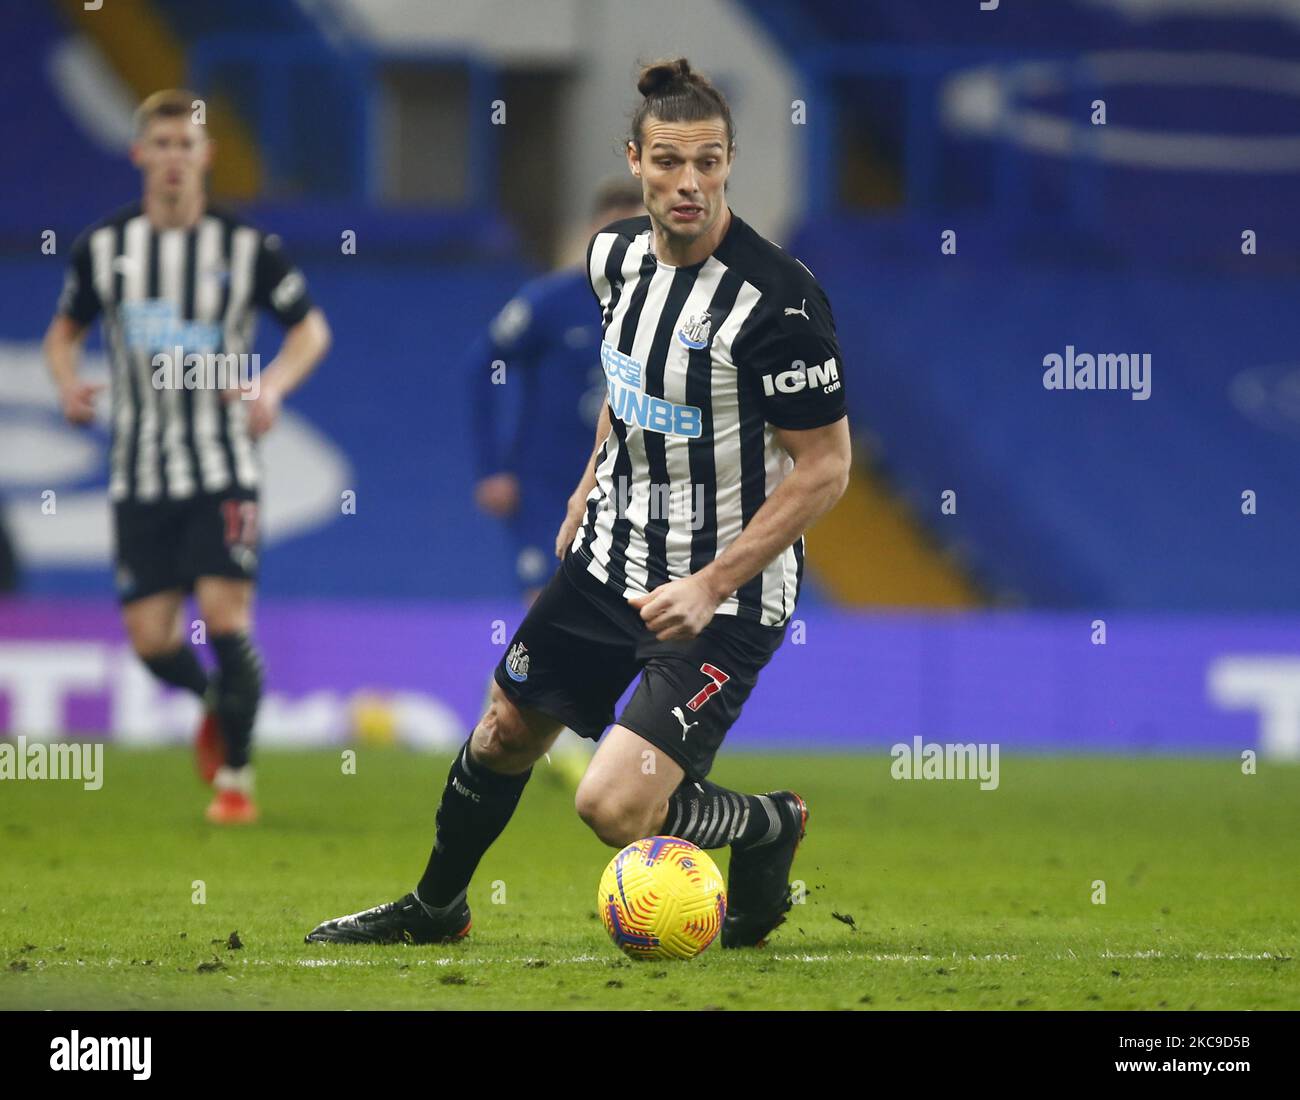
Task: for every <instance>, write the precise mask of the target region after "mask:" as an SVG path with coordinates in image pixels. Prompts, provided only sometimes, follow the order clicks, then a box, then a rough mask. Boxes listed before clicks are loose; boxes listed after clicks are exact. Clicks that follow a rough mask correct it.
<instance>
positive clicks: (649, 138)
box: [627, 116, 732, 241]
mask: <svg viewBox="0 0 1300 1100" xmlns="http://www.w3.org/2000/svg"><path fill="white" fill-rule="evenodd" d="M627 159H628V164H629V165H631V167H632V173H633V175H636V176H639V177H640V178H641V184H642V189H643V190H644V192H645V208H646V211H647V212H648V213H649V215H650V217H651V218H653V219H654V221H655V223H656V224H657V225H658V226H659V228H660V230H662V231H663V232H664V233H666V234H668V235H669V236H670V237H677V238H679V239H682V240H687V241H690V240H695V239H697V238H699V237H703V236H705V235H706V234H707V233H709V232H710V231H711V230H712V229H713V228H714V227H715V226H716V225H717V224H718V221H719V219H720V218H721V217H722V214H723V211H725V210H726V206H727V200H726V193H725V192H724V190H723V185H724V184H726V182H727V177H728V176H729V175H730V174H731V163H732V155H731V152H730V150H729V149H728V147H727V128H726V125H725V124H724V123H723V121H722V119H721V118H716V119H705V120H704V121H702V122H661V121H660V120H659V119H657V118H655V117H653V116H651V117H650V118H648V119H647V120H646V122H645V125H644V126H643V128H642V134H641V152H640V155H638V154H637V150H636V146H635V145H633V144H632V143H631V142H629V143H628V152H627Z"/></svg>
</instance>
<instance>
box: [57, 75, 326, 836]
mask: <svg viewBox="0 0 1300 1100" xmlns="http://www.w3.org/2000/svg"><path fill="white" fill-rule="evenodd" d="M199 106H200V101H199V100H198V99H197V98H196V97H195V96H194V95H193V94H191V93H190V92H187V91H181V90H176V89H172V90H168V91H161V92H155V93H154V94H153V95H151V96H150V97H149V98H148V99H146V100H145V101H144V103H143V104H141V106H140V108H139V110H138V111H137V112H136V132H135V142H134V144H133V145H132V148H131V158H132V162H133V163H134V164H135V166H136V167H137V168H139V170H140V173H141V176H142V179H143V185H144V195H143V200H142V201H141V202H137V203H133V204H131V205H130V206H127V207H125V208H123V209H121V210H118V211H116V212H115V213H113V214H110V215H109V216H108V217H107V218H105V219H104V220H102V221H100V222H98V223H96V224H95V225H93V226H91V227H90V228H89V229H88V230H86V232H84V233H83V234H82V235H81V236H80V237H79V238H78V239H77V241H76V243H75V244H74V245H73V248H72V259H71V265H70V268H69V270H68V273H67V278H66V281H65V283H64V288H63V294H62V296H61V297H60V299H59V304H58V309H57V311H56V313H55V316H54V319H53V321H52V322H51V323H50V327H49V330H48V331H47V333H46V336H45V356H46V360H47V363H48V365H49V369H50V373H51V374H52V375H53V377H54V381H55V383H56V385H57V386H58V389H59V397H60V400H61V403H62V406H63V412H64V415H65V416H66V417H67V419H68V420H70V421H72V422H73V423H75V424H89V423H90V422H91V421H92V420H93V419H94V416H95V398H96V394H97V392H98V390H99V389H100V388H102V387H100V386H97V385H93V384H91V383H87V382H82V381H79V380H78V378H77V366H78V363H79V359H80V354H81V349H82V345H83V343H84V340H85V336H86V333H87V331H88V329H89V326H90V324H91V323H92V322H93V321H94V320H95V319H96V318H102V323H103V329H104V340H105V343H106V344H107V347H108V353H109V356H110V360H111V364H112V373H111V378H112V386H111V398H112V412H111V422H112V446H111V451H110V457H109V464H110V473H109V485H108V491H109V498H110V499H111V501H112V503H113V521H114V547H115V549H114V564H115V567H116V584H117V593H118V598H119V599H120V601H121V603H122V618H123V622H124V623H125V625H126V630H127V634H128V635H129V637H130V640H131V645H132V647H133V648H134V650H135V652H136V653H137V654H138V655H139V657H140V659H141V660H142V661H143V662H144V663H145V665H146V666H147V667H148V668H149V670H150V671H151V672H152V673H153V674H154V675H155V676H156V677H157V678H158V679H159V680H161V681H163V682H164V683H167V684H172V685H174V686H176V687H181V688H185V689H187V690H189V691H192V692H193V693H194V694H195V695H196V696H198V697H199V698H200V699H202V700H203V704H204V709H205V714H204V719H203V723H202V725H201V726H200V729H199V735H198V739H197V744H196V750H197V755H198V767H199V773H200V775H201V776H202V778H203V779H204V781H205V782H207V783H209V784H211V785H212V786H213V787H214V788H215V794H214V797H213V799H212V802H211V803H210V805H209V806H208V810H207V817H208V819H209V820H210V821H213V822H215V823H218V824H238V823H246V822H251V821H253V820H256V817H257V809H256V807H255V805H254V803H253V800H252V784H253V772H252V765H251V763H250V759H251V748H252V730H253V722H254V719H255V718H256V716H257V708H258V703H259V701H260V699H261V690H262V668H261V658H260V656H259V655H258V653H257V651H256V649H255V648H254V646H253V643H252V640H251V638H250V631H251V628H252V603H253V588H254V583H255V580H256V577H257V552H258V541H259V536H258V487H259V484H260V475H259V471H258V458H257V450H256V447H255V442H254V441H255V440H256V438H257V437H259V436H261V435H262V434H263V433H264V432H266V431H267V430H269V429H270V428H271V427H272V426H273V425H274V424H275V421H276V417H277V415H278V413H279V409H280V402H281V399H282V398H283V397H284V395H285V394H287V393H289V392H290V391H292V390H293V389H294V388H296V387H297V386H298V385H299V384H300V383H301V382H302V381H303V379H304V378H306V377H307V375H308V374H309V373H310V372H311V371H312V369H313V368H314V367H315V366H316V364H317V363H318V362H319V361H320V359H321V357H322V356H323V355H324V354H325V352H326V350H327V349H328V347H329V343H330V334H329V327H328V325H327V324H326V322H325V318H324V316H323V315H322V314H321V312H320V310H318V309H316V308H314V307H313V306H312V303H311V300H310V298H309V297H308V295H307V288H306V284H305V282H304V280H303V277H302V274H301V272H299V271H298V270H297V268H295V267H294V266H293V265H292V264H290V263H289V261H288V260H287V259H285V257H284V255H283V254H282V253H281V251H280V248H279V242H278V240H277V239H276V238H274V237H267V236H264V235H263V234H262V233H260V232H259V231H258V230H256V229H254V228H253V227H251V226H248V225H246V224H244V223H243V222H241V221H240V220H239V219H237V218H235V217H233V216H232V215H230V214H229V213H227V212H225V211H222V210H217V209H215V208H212V207H210V206H209V205H208V202H207V195H206V181H205V176H206V173H207V169H208V166H209V165H210V164H211V161H212V156H213V151H214V147H213V144H212V143H211V142H210V141H209V140H208V137H207V133H206V129H205V127H204V126H203V125H201V124H200V123H199V122H197V121H196V117H201V116H196V110H197V109H198V108H199ZM255 309H263V310H267V311H269V312H270V313H272V314H274V316H275V318H276V320H277V321H279V322H280V324H281V325H283V326H284V328H285V335H284V341H283V344H282V345H281V348H280V351H279V354H277V355H276V357H275V359H274V360H273V361H272V362H271V363H270V364H268V365H267V367H266V369H265V370H259V369H258V363H257V360H256V358H255V357H252V356H251V355H250V354H249V352H250V351H251V347H252V342H253V329H254V324H255V315H254V310H255ZM189 593H193V595H194V597H195V599H196V602H197V604H198V611H199V615H200V617H201V618H202V620H203V623H204V624H205V627H204V629H205V634H206V641H207V642H208V643H210V644H211V646H212V651H213V653H214V654H215V657H216V672H215V674H214V675H213V676H212V677H211V678H209V676H208V674H207V672H205V671H204V669H203V666H202V665H201V664H200V662H199V660H198V657H197V655H196V652H195V650H194V649H193V648H192V646H191V644H190V631H189V629H188V628H187V626H186V621H185V617H184V615H183V612H184V604H185V597H186V595H187V594H189Z"/></svg>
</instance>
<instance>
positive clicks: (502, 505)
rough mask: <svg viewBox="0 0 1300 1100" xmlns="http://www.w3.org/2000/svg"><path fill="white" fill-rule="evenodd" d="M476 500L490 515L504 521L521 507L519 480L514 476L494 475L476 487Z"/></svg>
mask: <svg viewBox="0 0 1300 1100" xmlns="http://www.w3.org/2000/svg"><path fill="white" fill-rule="evenodd" d="M474 500H475V502H476V503H477V504H478V506H479V507H480V508H481V509H483V511H485V512H486V513H487V514H488V515H490V516H496V517H497V518H498V519H503V518H505V517H506V516H509V515H513V514H514V512H515V511H516V510H517V509H518V507H519V479H518V478H517V477H515V475H514V474H493V475H492V476H491V477H485V478H484V479H483V480H482V481H480V482H479V483H478V484H477V485H475V486H474Z"/></svg>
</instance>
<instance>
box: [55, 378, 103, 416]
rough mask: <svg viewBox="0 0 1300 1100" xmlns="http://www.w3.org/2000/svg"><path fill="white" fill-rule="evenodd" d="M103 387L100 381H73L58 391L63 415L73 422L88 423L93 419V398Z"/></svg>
mask: <svg viewBox="0 0 1300 1100" xmlns="http://www.w3.org/2000/svg"><path fill="white" fill-rule="evenodd" d="M103 388H104V383H102V382H73V383H72V385H70V386H67V387H65V388H63V389H61V390H60V391H59V404H61V405H62V406H63V415H64V416H65V417H67V418H68V420H69V422H70V423H73V424H89V423H90V422H91V421H93V420H94V419H95V398H96V397H98V396H99V391H100V390H102V389H103Z"/></svg>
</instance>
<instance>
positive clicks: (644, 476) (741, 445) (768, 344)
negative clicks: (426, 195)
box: [571, 214, 845, 627]
mask: <svg viewBox="0 0 1300 1100" xmlns="http://www.w3.org/2000/svg"><path fill="white" fill-rule="evenodd" d="M587 271H588V274H589V276H590V279H591V286H592V290H593V291H594V292H595V294H596V298H597V299H598V300H599V302H600V307H601V309H602V311H603V330H604V334H603V340H602V343H601V362H602V364H603V365H604V368H605V380H606V383H607V388H608V403H609V408H610V421H611V424H612V429H611V431H610V433H609V436H608V437H607V438H606V440H605V443H604V444H603V446H602V448H601V451H600V453H599V455H598V459H597V464H596V487H595V489H593V490H592V492H591V494H590V495H589V496H588V498H587V514H586V519H585V521H584V522H583V524H582V527H581V528H580V530H579V531H578V533H577V535H576V536H575V538H574V541H573V544H572V547H571V550H572V551H573V552H576V553H578V554H579V555H581V557H582V560H583V564H585V566H586V568H587V570H588V571H589V572H590V573H592V575H594V576H595V577H596V578H598V579H599V580H600V581H602V582H603V583H605V584H607V585H608V586H610V587H611V588H613V589H614V590H615V591H616V592H618V593H619V594H620V595H623V596H628V595H632V594H639V593H644V592H648V591H650V590H652V589H654V588H655V587H657V586H658V585H660V584H663V583H665V582H667V581H669V580H676V579H678V578H680V577H685V576H688V575H690V574H692V573H696V572H698V571H699V570H700V569H702V568H703V567H704V566H706V565H707V564H708V563H709V562H710V561H712V560H713V559H714V558H715V557H717V556H718V555H719V554H721V553H722V551H723V550H725V549H726V548H727V547H728V546H729V545H730V544H731V543H732V542H733V541H734V540H735V539H736V537H737V536H738V535H739V534H740V532H741V530H742V529H743V528H744V527H745V525H746V524H748V523H749V522H750V520H751V519H752V518H753V517H754V514H755V513H756V512H757V511H758V509H759V508H760V507H761V506H762V504H763V502H764V501H765V500H766V499H767V498H768V496H769V495H770V494H771V493H772V492H773V491H774V490H775V489H776V487H777V486H778V485H779V484H780V483H781V481H782V480H783V479H784V478H785V476H786V475H787V474H788V473H789V471H790V470H791V469H792V468H793V460H792V459H791V458H790V457H789V455H788V454H787V453H786V451H785V449H784V448H783V447H781V445H780V443H779V442H778V441H777V438H776V432H775V429H777V428H789V429H801V428H816V427H820V426H822V425H825V424H830V423H833V422H834V421H836V420H839V419H840V418H841V417H842V416H844V415H845V404H844V382H843V377H842V374H843V366H842V360H841V358H840V350H839V346H838V344H837V342H836V338H835V323H834V320H833V318H832V316H831V309H830V303H829V302H828V301H827V299H826V295H825V293H824V292H823V291H822V289H821V287H820V286H819V285H818V283H817V280H816V279H815V278H813V275H812V273H811V272H810V271H809V270H808V269H807V268H806V267H804V265H803V264H802V263H800V262H799V261H798V260H796V259H794V258H793V257H792V256H790V255H788V254H787V253H786V252H784V251H783V250H782V249H781V248H779V247H778V246H777V245H775V244H773V243H772V242H771V241H768V240H765V239H764V238H763V237H761V236H759V234H758V233H756V232H755V231H754V230H753V229H751V228H750V227H749V226H748V225H746V224H745V223H744V222H743V221H741V220H740V218H738V217H736V216H735V215H734V214H733V215H732V219H731V225H730V226H729V228H728V230H727V233H726V235H725V236H724V237H723V239H722V241H721V243H720V244H719V246H718V248H717V250H716V251H715V252H714V253H713V255H712V256H710V257H709V258H708V259H707V260H705V261H703V262H702V263H699V264H694V265H692V266H690V267H670V266H669V265H667V264H664V263H661V262H659V261H658V260H657V259H656V257H655V255H654V252H653V235H652V232H651V228H650V219H649V217H648V216H642V217H639V218H629V219H627V220H625V221H619V222H615V223H613V224H612V225H609V226H607V227H606V228H604V229H602V230H601V231H600V232H599V233H597V234H596V235H595V237H593V238H592V241H591V245H590V247H589V248H588V250H587ZM802 579H803V538H802V536H801V537H800V538H799V539H797V540H796V541H795V542H794V544H793V545H792V546H790V547H789V548H788V549H787V550H786V551H785V552H784V553H782V554H780V555H779V556H778V557H777V558H776V559H775V560H774V561H773V562H772V563H771V564H770V565H768V566H767V568H766V569H764V570H763V572H762V573H760V574H759V575H758V576H756V577H754V578H753V579H752V580H750V581H748V582H747V583H745V584H744V585H742V586H741V588H740V589H739V590H738V591H737V592H735V593H734V594H733V595H731V596H729V597H728V598H727V599H726V600H725V601H724V602H723V603H722V604H721V605H720V606H719V607H718V613H719V614H723V615H736V616H739V617H740V618H742V619H747V620H751V621H754V622H758V623H761V624H763V625H766V626H773V627H776V626H783V625H784V624H785V623H786V622H787V621H788V620H789V618H790V615H791V613H792V612H793V610H794V606H795V600H796V599H797V597H798V594H799V586H800V582H801V581H802Z"/></svg>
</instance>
